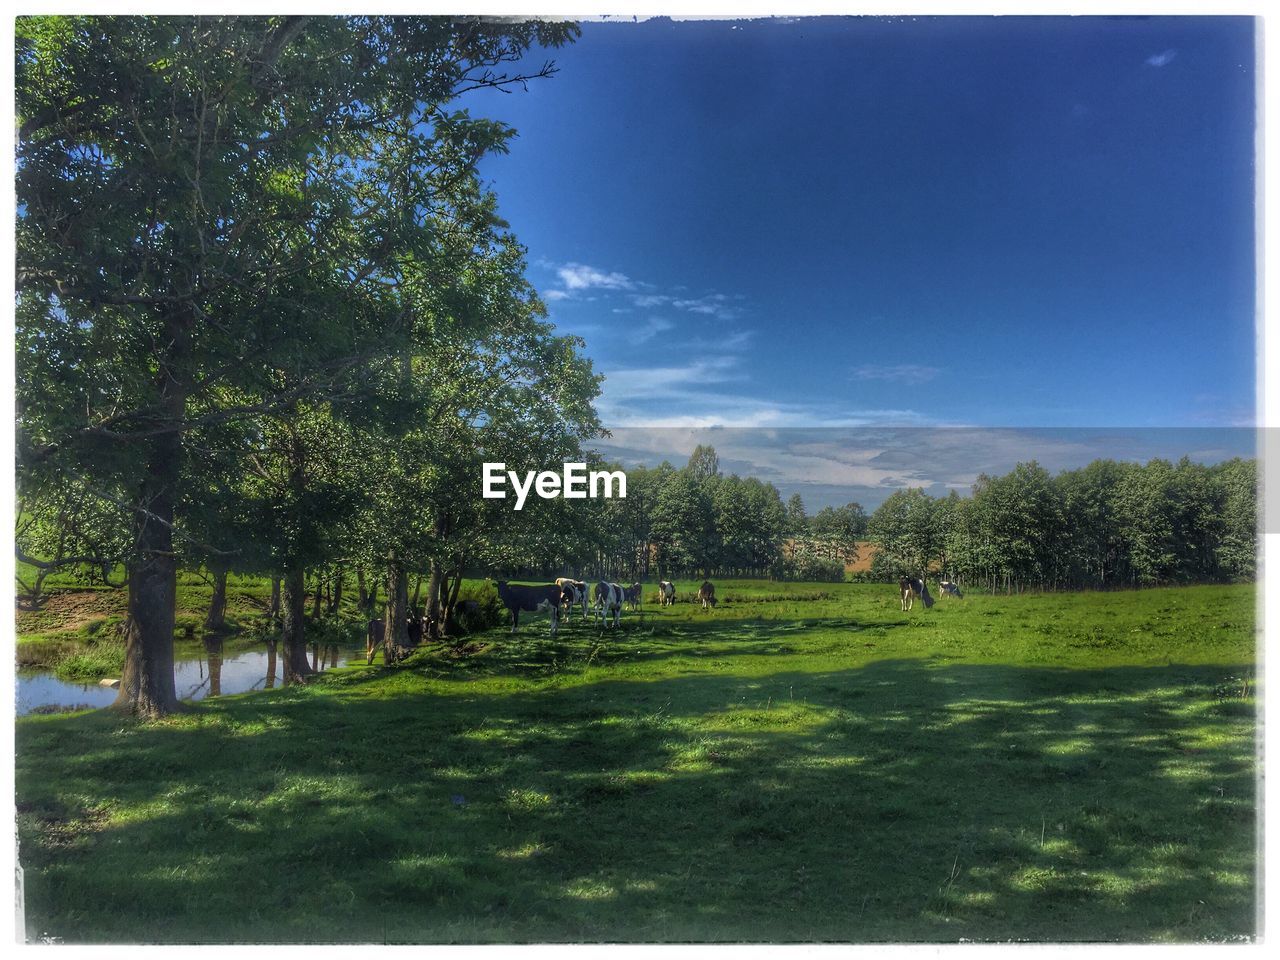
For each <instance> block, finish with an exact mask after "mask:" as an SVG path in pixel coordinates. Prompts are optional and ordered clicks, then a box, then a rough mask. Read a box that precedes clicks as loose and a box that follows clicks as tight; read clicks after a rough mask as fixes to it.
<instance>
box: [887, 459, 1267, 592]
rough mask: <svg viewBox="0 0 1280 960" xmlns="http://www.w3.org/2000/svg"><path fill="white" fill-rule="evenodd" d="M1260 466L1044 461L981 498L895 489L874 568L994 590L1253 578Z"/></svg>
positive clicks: (989, 480)
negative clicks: (1068, 465) (1074, 465)
mask: <svg viewBox="0 0 1280 960" xmlns="http://www.w3.org/2000/svg"><path fill="white" fill-rule="evenodd" d="M1257 496H1258V478H1257V464H1256V461H1254V460H1244V459H1233V460H1229V461H1226V462H1223V463H1219V464H1216V465H1213V466H1205V465H1203V464H1199V463H1193V462H1191V461H1190V460H1189V459H1187V458H1185V457H1184V458H1183V459H1182V460H1180V461H1178V462H1177V463H1176V464H1175V463H1170V462H1169V461H1167V460H1158V459H1157V460H1152V461H1150V462H1149V463H1147V464H1145V465H1142V464H1136V463H1121V462H1117V461H1114V460H1096V461H1094V462H1093V463H1091V464H1089V465H1088V466H1086V467H1083V468H1081V469H1079V470H1068V471H1064V472H1062V473H1059V474H1057V475H1056V476H1051V475H1050V474H1049V473H1048V471H1046V470H1045V469H1044V468H1042V467H1040V466H1039V465H1038V464H1036V463H1035V462H1034V461H1032V462H1030V463H1022V464H1018V466H1017V467H1015V468H1014V469H1013V470H1012V471H1010V472H1009V473H1007V474H1004V475H1003V476H999V477H988V476H985V475H984V476H981V477H979V478H978V481H977V483H976V484H974V487H973V493H972V495H971V496H969V497H961V496H960V495H959V494H958V493H956V492H955V491H952V493H951V494H950V495H949V496H946V497H942V498H936V499H935V498H932V497H929V496H928V495H926V494H925V493H924V492H923V491H922V490H916V489H912V490H901V491H898V492H896V493H894V494H893V495H891V496H890V497H889V498H888V499H887V500H885V502H884V503H883V504H882V505H881V506H880V508H879V509H878V510H876V512H875V513H874V514H873V515H872V517H871V521H870V524H869V534H870V536H871V537H872V538H873V539H874V540H875V541H876V543H877V544H878V553H877V555H876V557H875V559H874V561H873V564H872V575H873V576H879V577H886V578H888V577H892V576H897V575H900V574H911V575H913V576H919V575H921V574H923V573H925V572H928V571H932V572H936V573H938V574H939V575H943V576H950V577H952V578H954V579H956V580H958V581H960V582H968V583H975V584H981V585H985V586H986V587H988V588H989V589H991V590H1020V589H1026V588H1031V587H1034V588H1037V589H1060V588H1080V587H1089V588H1110V587H1134V586H1153V585H1157V584H1176V583H1190V582H1206V581H1232V580H1249V579H1252V578H1253V577H1254V575H1255V570H1256V551H1257Z"/></svg>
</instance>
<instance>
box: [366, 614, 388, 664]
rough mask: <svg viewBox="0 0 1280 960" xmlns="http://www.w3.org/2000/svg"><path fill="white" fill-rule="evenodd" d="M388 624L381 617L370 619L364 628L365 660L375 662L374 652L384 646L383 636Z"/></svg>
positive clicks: (367, 662)
mask: <svg viewBox="0 0 1280 960" xmlns="http://www.w3.org/2000/svg"><path fill="white" fill-rule="evenodd" d="M386 632H387V625H386V624H385V623H383V622H382V620H381V619H378V620H370V621H369V623H368V625H367V626H366V627H365V629H364V662H365V663H366V664H370V663H373V653H374V651H375V650H377V649H378V648H379V647H380V646H382V638H383V637H384V636H385V635H386Z"/></svg>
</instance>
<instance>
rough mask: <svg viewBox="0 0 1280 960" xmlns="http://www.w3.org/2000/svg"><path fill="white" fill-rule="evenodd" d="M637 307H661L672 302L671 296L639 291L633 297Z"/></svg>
mask: <svg viewBox="0 0 1280 960" xmlns="http://www.w3.org/2000/svg"><path fill="white" fill-rule="evenodd" d="M631 302H632V303H634V304H635V305H636V306H637V307H641V308H648V307H661V306H664V305H665V304H668V303H670V302H671V298H670V297H667V296H663V295H662V294H659V293H638V294H636V295H635V296H633V297H632V298H631Z"/></svg>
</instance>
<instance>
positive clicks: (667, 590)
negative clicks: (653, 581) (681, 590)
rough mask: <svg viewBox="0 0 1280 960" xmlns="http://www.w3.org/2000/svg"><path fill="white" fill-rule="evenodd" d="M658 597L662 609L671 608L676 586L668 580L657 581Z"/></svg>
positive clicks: (674, 598)
mask: <svg viewBox="0 0 1280 960" xmlns="http://www.w3.org/2000/svg"><path fill="white" fill-rule="evenodd" d="M658 596H659V597H660V598H661V599H662V605H663V606H664V607H669V606H671V605H672V604H673V603H675V602H676V585H675V584H674V583H672V582H671V581H670V580H659V581H658Z"/></svg>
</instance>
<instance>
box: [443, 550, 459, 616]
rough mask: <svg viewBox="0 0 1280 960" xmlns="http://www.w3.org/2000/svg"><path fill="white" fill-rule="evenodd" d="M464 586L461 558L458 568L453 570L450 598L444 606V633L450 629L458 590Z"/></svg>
mask: <svg viewBox="0 0 1280 960" xmlns="http://www.w3.org/2000/svg"><path fill="white" fill-rule="evenodd" d="M461 588H462V562H461V560H459V562H458V568H457V569H456V570H455V571H454V572H453V586H452V587H450V588H449V594H448V597H449V598H448V600H447V601H446V603H445V607H444V616H443V617H442V618H441V625H442V628H443V629H442V630H441V632H442V633H447V632H448V629H449V621H450V620H452V619H453V610H454V608H455V607H456V606H457V605H458V591H459V590H460V589H461Z"/></svg>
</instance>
